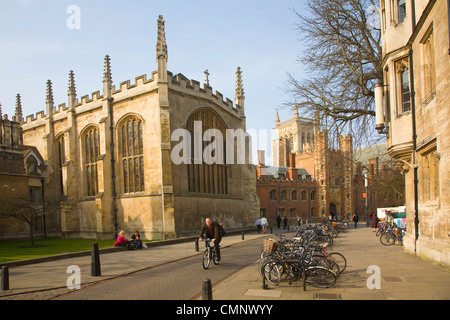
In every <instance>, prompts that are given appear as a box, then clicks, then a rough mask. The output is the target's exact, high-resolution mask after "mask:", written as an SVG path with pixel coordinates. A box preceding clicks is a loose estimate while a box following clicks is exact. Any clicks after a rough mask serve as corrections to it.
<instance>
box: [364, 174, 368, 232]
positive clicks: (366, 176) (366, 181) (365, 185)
mask: <svg viewBox="0 0 450 320" xmlns="http://www.w3.org/2000/svg"><path fill="white" fill-rule="evenodd" d="M364 187H365V188H366V227H368V226H369V172H367V171H365V172H364Z"/></svg>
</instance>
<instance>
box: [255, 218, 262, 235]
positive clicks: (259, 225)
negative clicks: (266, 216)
mask: <svg viewBox="0 0 450 320" xmlns="http://www.w3.org/2000/svg"><path fill="white" fill-rule="evenodd" d="M255 225H256V230H257V231H258V234H260V233H261V229H262V227H261V219H260V218H258V219H256V222H255Z"/></svg>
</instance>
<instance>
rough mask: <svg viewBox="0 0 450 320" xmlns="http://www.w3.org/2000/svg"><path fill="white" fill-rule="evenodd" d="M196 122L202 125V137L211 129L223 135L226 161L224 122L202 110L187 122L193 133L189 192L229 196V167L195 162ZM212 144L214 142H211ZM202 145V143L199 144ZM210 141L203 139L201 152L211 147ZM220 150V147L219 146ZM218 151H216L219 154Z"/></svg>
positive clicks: (212, 113)
mask: <svg viewBox="0 0 450 320" xmlns="http://www.w3.org/2000/svg"><path fill="white" fill-rule="evenodd" d="M195 122H197V123H198V122H200V123H201V130H202V135H203V134H204V133H205V132H206V131H207V130H209V129H216V130H218V131H220V132H221V133H222V139H223V142H222V146H221V147H222V148H221V149H222V155H221V156H222V157H223V159H222V160H223V161H222V163H225V159H226V148H225V145H226V127H225V124H224V123H223V121H222V120H221V119H220V118H219V117H218V116H217V115H216V114H215V113H214V112H212V111H211V110H208V109H200V110H198V111H196V112H194V113H193V114H192V115H191V116H190V117H189V119H188V121H187V129H188V130H189V132H190V133H191V155H192V157H193V159H191V163H190V164H188V165H187V168H188V184H189V185H188V190H189V192H195V193H207V194H228V166H227V165H225V164H220V163H216V162H215V161H213V163H211V164H209V163H206V162H205V161H204V159H202V161H201V164H197V163H196V162H199V161H198V159H197V161H195V159H194V158H195V157H196V154H197V153H198V151H197V150H194V147H195V146H196V143H194V139H195V135H194V126H195ZM211 143H212V142H211ZM197 144H200V143H197ZM209 144H210V143H208V141H203V139H201V148H199V149H200V152H203V150H205V148H206V146H207V145H209ZM197 147H199V146H197ZM217 148H218V149H219V148H220V146H219V145H217ZM217 152H218V150H215V153H217Z"/></svg>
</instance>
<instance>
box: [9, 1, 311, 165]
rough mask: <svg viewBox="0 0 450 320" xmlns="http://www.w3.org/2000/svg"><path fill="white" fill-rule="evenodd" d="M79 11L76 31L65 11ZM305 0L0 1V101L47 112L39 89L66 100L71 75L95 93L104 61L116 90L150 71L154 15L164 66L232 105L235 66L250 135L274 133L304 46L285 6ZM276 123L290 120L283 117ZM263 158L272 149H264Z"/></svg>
mask: <svg viewBox="0 0 450 320" xmlns="http://www.w3.org/2000/svg"><path fill="white" fill-rule="evenodd" d="M70 5H76V6H78V7H79V8H80V10H81V20H80V21H81V25H80V27H81V29H79V30H70V29H69V28H67V25H66V22H67V19H68V18H69V17H70V14H68V13H67V8H68V7H69V6H70ZM302 7H304V1H302V0H276V1H275V0H241V1H236V0H227V1H203V0H200V1H199V0H195V1H183V0H164V1H152V0H150V1H143V0H130V1H117V0H108V1H106V0H69V1H66V0H2V1H1V4H0V103H1V104H2V105H3V107H2V109H3V113H4V114H5V113H7V114H8V115H9V116H12V115H13V113H14V109H15V97H16V94H17V93H20V94H21V97H22V105H23V111H24V116H27V115H30V114H35V113H36V112H39V111H41V110H44V109H45V92H46V89H45V85H46V81H47V79H50V80H51V81H52V83H53V91H54V98H55V104H56V105H59V104H61V103H65V102H67V84H68V74H69V71H70V70H73V71H74V73H75V81H76V87H77V95H78V98H79V99H80V98H81V96H83V95H87V94H91V93H92V92H95V91H97V90H100V91H101V90H102V79H103V61H104V57H105V55H107V54H108V55H109V56H110V57H111V61H112V75H113V81H114V84H115V85H116V86H118V85H119V84H120V83H121V82H123V81H126V80H131V82H134V79H135V77H137V76H140V75H143V74H147V75H150V74H151V72H152V71H154V70H155V69H156V60H155V45H156V28H157V23H156V21H157V19H158V15H160V14H162V15H163V16H164V20H165V21H166V37H167V44H168V51H169V60H168V69H169V71H171V72H173V73H174V74H177V73H182V74H184V75H185V76H186V77H188V78H190V79H194V80H197V81H200V82H201V83H203V81H204V79H205V75H204V73H203V72H204V70H205V69H208V70H209V72H210V85H211V86H212V87H213V90H217V91H219V92H221V93H222V94H223V95H224V97H228V98H230V99H231V100H234V90H235V81H236V74H235V73H236V68H237V67H238V66H240V67H241V69H242V71H243V81H244V90H245V97H246V101H245V108H246V116H247V128H248V129H254V130H259V129H267V130H270V129H272V128H273V127H274V120H275V109H276V108H279V107H280V106H281V105H282V104H283V102H285V101H286V100H287V99H288V97H287V96H286V95H284V92H283V90H282V88H283V87H284V85H285V82H286V79H287V72H290V73H294V74H295V75H296V76H297V78H301V66H300V65H299V64H298V62H297V56H298V55H299V54H300V53H301V50H302V46H301V43H300V42H299V41H298V34H297V31H296V26H295V24H296V23H297V22H298V20H297V17H296V15H295V14H294V12H292V10H291V9H292V8H295V9H296V10H299V11H302ZM280 117H281V120H285V119H287V118H290V117H291V112H290V111H288V110H280ZM262 147H263V148H265V149H266V152H267V154H268V157H269V159H270V150H269V148H270V145H267V146H262Z"/></svg>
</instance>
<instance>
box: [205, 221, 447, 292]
mask: <svg viewBox="0 0 450 320" xmlns="http://www.w3.org/2000/svg"><path fill="white" fill-rule="evenodd" d="M352 227H353V226H352ZM334 241H335V242H334V244H333V249H332V250H329V252H332V251H335V252H340V253H342V254H343V255H344V256H345V257H346V259H347V268H346V270H345V271H344V272H343V273H342V274H341V275H340V276H339V278H338V280H337V282H336V284H335V285H334V286H333V287H331V288H327V289H319V288H315V287H312V286H311V285H307V287H306V291H303V286H302V283H301V282H294V283H293V284H292V285H289V284H288V283H287V282H281V283H280V284H279V285H278V286H272V285H270V284H269V290H264V289H262V278H261V277H260V276H259V274H258V271H257V262H255V263H254V264H253V265H250V266H249V267H247V268H245V269H243V270H242V271H240V272H239V273H238V274H236V275H235V276H234V277H233V278H230V279H228V280H225V281H223V282H222V283H220V284H218V285H217V286H216V287H215V288H213V299H214V300H236V299H241V300H320V299H327V300H418V299H421V300H449V299H450V272H449V271H446V270H444V269H442V268H440V267H438V266H435V265H433V264H432V263H430V262H428V261H424V260H422V259H420V258H417V257H415V256H413V255H410V254H408V253H405V252H404V251H403V248H402V247H401V246H400V245H395V246H389V247H387V246H384V245H382V244H381V243H380V241H379V237H376V236H375V233H374V232H373V231H372V229H371V228H367V227H358V229H350V230H349V232H347V233H340V234H339V236H338V237H337V238H335V239H334ZM372 265H375V266H378V267H379V268H380V277H381V279H380V280H381V281H380V286H381V287H380V289H372V290H371V289H368V287H367V284H366V283H367V280H368V278H369V277H370V276H372V275H373V274H374V273H373V272H371V273H367V268H368V267H369V266H372Z"/></svg>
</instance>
